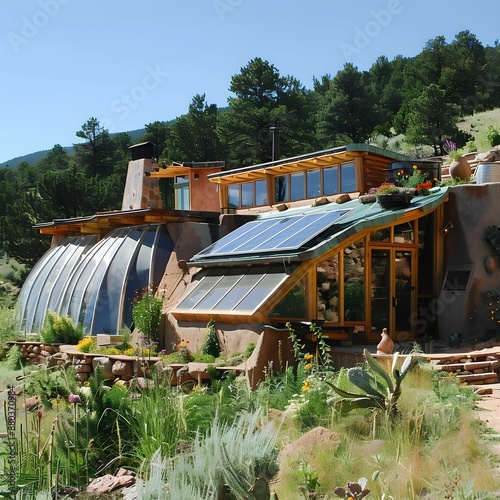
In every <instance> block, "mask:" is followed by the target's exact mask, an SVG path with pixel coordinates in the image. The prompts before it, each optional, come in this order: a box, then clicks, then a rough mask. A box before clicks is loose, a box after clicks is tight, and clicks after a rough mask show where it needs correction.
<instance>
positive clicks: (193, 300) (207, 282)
mask: <svg viewBox="0 0 500 500" xmlns="http://www.w3.org/2000/svg"><path fill="white" fill-rule="evenodd" d="M221 279H222V276H206V277H203V278H201V281H200V282H199V283H198V285H197V286H196V287H195V289H194V290H192V291H191V292H190V293H189V294H188V295H187V297H186V298H185V299H184V300H183V301H182V302H181V303H180V304H179V305H178V306H177V309H183V310H184V309H193V308H195V307H196V305H197V304H198V302H200V301H201V300H202V299H203V298H204V297H205V296H206V295H207V294H208V293H209V292H210V291H211V290H212V288H213V287H214V286H215V285H216V284H217V283H218V282H219V281H220V280H221Z"/></svg>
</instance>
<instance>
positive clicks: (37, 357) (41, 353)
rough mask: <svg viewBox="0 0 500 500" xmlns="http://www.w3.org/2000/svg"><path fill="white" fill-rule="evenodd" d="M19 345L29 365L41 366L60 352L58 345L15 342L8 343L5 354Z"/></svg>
mask: <svg viewBox="0 0 500 500" xmlns="http://www.w3.org/2000/svg"><path fill="white" fill-rule="evenodd" d="M14 345H17V346H18V347H19V348H20V349H21V352H22V353H23V357H24V359H25V360H26V362H27V363H30V364H35V365H38V364H41V363H45V362H46V361H47V358H49V357H50V356H52V355H53V354H56V353H57V352H59V346H58V345H52V344H44V343H43V342H30V341H25V340H19V341H15V342H8V343H7V346H6V347H5V350H4V352H5V353H6V352H7V351H8V350H9V349H10V348H11V347H12V346H14Z"/></svg>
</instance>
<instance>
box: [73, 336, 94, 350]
mask: <svg viewBox="0 0 500 500" xmlns="http://www.w3.org/2000/svg"><path fill="white" fill-rule="evenodd" d="M76 348H77V350H79V351H80V352H86V353H89V352H95V351H96V350H97V341H96V339H95V337H85V338H83V339H82V340H80V341H79V342H78V344H77V345H76Z"/></svg>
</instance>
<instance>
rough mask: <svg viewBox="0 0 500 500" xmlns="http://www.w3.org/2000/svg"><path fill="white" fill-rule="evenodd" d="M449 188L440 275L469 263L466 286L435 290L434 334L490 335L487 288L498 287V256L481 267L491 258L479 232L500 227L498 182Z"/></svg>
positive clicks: (491, 308)
mask: <svg viewBox="0 0 500 500" xmlns="http://www.w3.org/2000/svg"><path fill="white" fill-rule="evenodd" d="M449 192H450V195H449V201H448V202H447V203H445V211H444V224H446V223H448V222H449V221H451V223H452V224H453V228H452V229H451V230H450V231H449V232H448V233H447V234H446V235H445V236H444V269H443V271H444V272H443V276H444V275H445V273H446V269H447V266H449V265H463V264H473V266H474V267H473V271H472V276H471V280H470V285H469V288H468V290H467V291H465V292H446V293H441V295H440V297H439V300H438V303H437V304H435V312H436V313H437V314H438V316H439V332H440V338H442V339H448V338H449V337H450V335H452V334H453V333H460V334H461V335H462V338H463V339H472V340H474V339H481V338H484V337H485V336H488V335H492V334H494V330H495V328H497V327H498V326H499V323H497V321H499V320H500V316H499V314H500V313H499V312H498V311H497V308H498V304H496V302H495V303H493V304H492V305H490V302H491V301H489V300H488V299H487V297H488V295H487V292H492V291H495V290H497V291H500V260H498V261H496V266H495V268H493V269H492V268H491V267H489V268H488V269H487V267H488V266H487V265H486V266H485V261H486V259H487V258H489V259H488V263H489V264H490V266H491V262H492V261H493V262H495V261H494V260H493V259H492V258H491V257H492V256H493V255H494V253H493V252H492V250H491V248H490V247H489V246H488V244H487V243H486V241H485V235H486V230H487V228H488V226H493V225H495V226H497V227H498V226H500V183H491V184H481V185H474V184H464V185H459V186H454V187H452V188H451V189H450V191H449ZM441 285H442V284H440V286H441ZM492 311H493V313H492ZM431 314H432V311H431ZM492 317H493V318H494V319H493V320H492V319H491V318H492ZM497 331H500V329H497Z"/></svg>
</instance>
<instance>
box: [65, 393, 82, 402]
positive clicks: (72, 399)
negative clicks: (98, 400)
mask: <svg viewBox="0 0 500 500" xmlns="http://www.w3.org/2000/svg"><path fill="white" fill-rule="evenodd" d="M68 401H69V402H70V403H73V404H75V405H76V404H78V403H81V402H82V398H81V397H80V396H79V395H78V394H70V395H69V396H68Z"/></svg>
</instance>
